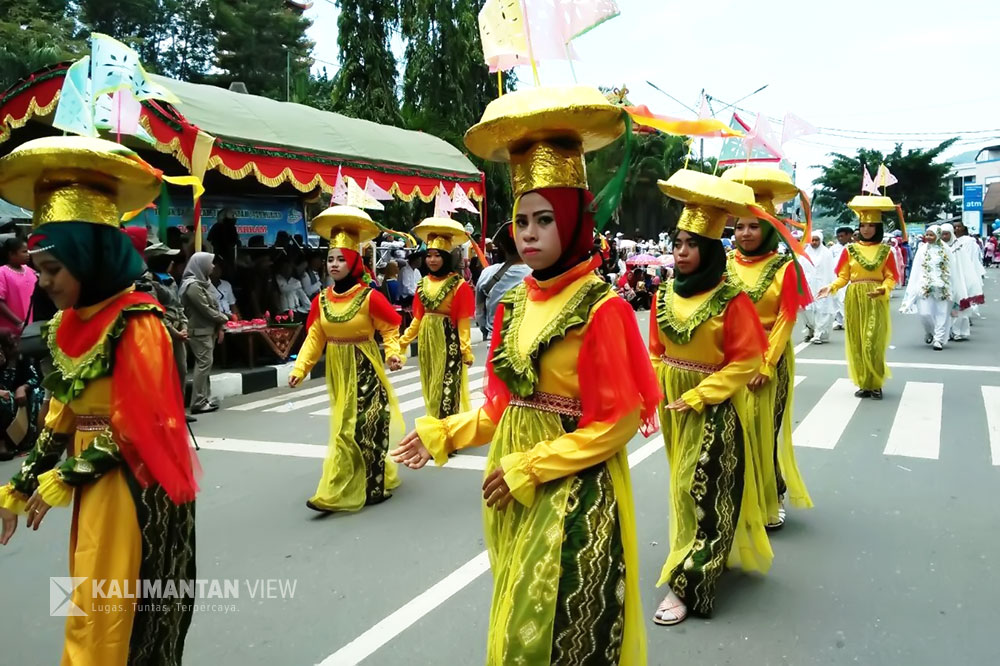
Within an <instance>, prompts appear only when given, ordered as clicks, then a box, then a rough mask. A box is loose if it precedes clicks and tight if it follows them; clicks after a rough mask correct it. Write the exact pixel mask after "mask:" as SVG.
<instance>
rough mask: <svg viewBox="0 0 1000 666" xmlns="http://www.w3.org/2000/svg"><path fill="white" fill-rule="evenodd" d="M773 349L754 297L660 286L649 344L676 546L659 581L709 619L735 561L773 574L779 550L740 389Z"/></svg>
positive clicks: (726, 288)
mask: <svg viewBox="0 0 1000 666" xmlns="http://www.w3.org/2000/svg"><path fill="white" fill-rule="evenodd" d="M765 346H766V341H765V339H764V333H763V331H762V330H761V326H760V323H759V321H758V319H757V314H756V312H755V311H754V309H753V304H752V303H751V302H750V299H749V298H748V297H747V296H746V295H745V294H743V293H740V291H739V290H738V289H736V288H735V287H732V286H731V285H728V284H726V282H725V281H724V280H723V281H722V282H721V283H720V284H719V285H718V286H716V287H715V288H713V289H710V290H708V291H705V292H702V293H700V294H695V295H693V296H690V297H682V296H679V295H677V294H675V293H674V291H673V281H669V282H665V283H663V284H662V285H661V286H660V289H659V290H658V291H657V294H656V299H655V301H654V310H653V313H652V315H651V316H650V337H649V350H650V358H651V360H652V362H653V367H654V369H655V370H656V374H657V378H658V379H659V381H660V388H661V390H662V392H663V395H664V405H667V404H670V403H672V402H674V401H676V400H678V399H681V398H682V399H683V400H684V402H685V403H687V404H688V405H689V406H690V407H691V409H690V410H688V411H685V412H677V411H673V410H667V409H665V408H664V407H663V406H661V409H660V424H661V427H662V428H663V440H664V443H665V445H666V449H667V460H668V461H669V463H670V553H669V555H668V556H667V560H666V562H665V563H664V565H663V570H662V572H661V573H660V580H659V582H658V583H657V585H663V584H665V583H666V584H668V585H670V588H671V589H672V590H673V591H674V594H676V595H677V596H678V597H680V599H681V600H682V601H684V603H685V605H686V606H687V607H688V609H689V611H690V612H692V613H694V614H695V615H700V616H705V617H707V616H710V615H711V614H712V610H713V607H714V604H715V593H716V586H717V584H718V580H719V578H720V577H721V575H722V572H723V570H724V569H725V568H726V566H727V565H728V566H729V567H733V568H736V567H738V568H741V569H743V570H745V571H749V572H759V573H765V572H767V570H768V569H769V568H770V566H771V561H772V559H773V557H774V555H773V552H772V551H771V545H770V542H769V540H768V538H767V532H766V531H765V529H764V514H763V512H762V511H761V507H760V499H759V496H758V486H757V476H756V471H755V467H756V465H755V456H754V451H753V448H752V439H751V438H750V437H748V436H747V434H746V432H745V427H746V424H747V423H751V422H752V421H751V418H752V417H751V415H750V414H748V413H747V412H746V400H745V399H744V398H743V397H742V393H743V392H745V391H746V384H747V382H748V381H750V379H751V378H752V377H753V376H754V373H756V372H757V370H758V369H759V368H760V365H761V361H762V358H763V356H762V354H763V351H764V349H765Z"/></svg>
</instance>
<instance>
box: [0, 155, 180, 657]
mask: <svg viewBox="0 0 1000 666" xmlns="http://www.w3.org/2000/svg"><path fill="white" fill-rule="evenodd" d="M160 182H161V175H160V173H159V172H158V171H156V170H154V169H153V168H152V167H150V166H149V165H148V164H146V163H145V162H143V161H142V160H141V159H140V158H139V157H138V156H137V155H136V154H135V153H133V152H132V151H131V150H128V149H127V148H124V147H123V146H120V145H118V144H115V143H111V142H108V141H103V140H100V139H89V138H83V137H51V138H45V139H37V140H35V141H29V142H28V143H25V144H24V145H22V146H20V147H18V148H16V149H14V151H12V152H11V153H10V154H9V155H8V156H7V157H5V158H3V160H0V196H2V197H3V198H4V199H7V200H8V201H12V202H15V203H17V205H19V206H23V207H25V208H30V209H32V210H33V211H34V225H35V229H34V231H33V233H32V235H31V237H30V238H29V247H30V248H31V251H32V253H33V254H34V261H35V264H36V265H37V266H38V267H39V269H40V273H41V275H40V279H39V284H40V285H41V287H42V288H43V289H45V291H46V292H47V293H48V295H49V297H51V298H52V301H53V302H54V303H55V305H56V306H57V307H58V308H59V309H60V312H59V313H58V314H57V315H56V316H55V318H53V319H52V321H51V322H50V324H49V327H48V331H47V334H46V335H47V342H48V346H49V351H50V352H51V354H52V358H53V361H54V365H55V372H54V373H53V374H51V375H50V376H49V377H48V378H47V379H46V386H48V387H49V389H50V390H51V391H52V401H51V403H50V406H49V411H48V414H47V416H46V419H45V428H44V431H43V432H42V434H41V435H40V436H39V438H38V442H37V444H36V445H35V448H34V450H32V452H31V454H30V455H29V456H28V457H27V458H26V459H25V460H24V463H23V464H22V465H21V470H20V472H18V473H17V474H16V475H15V476H14V478H13V479H11V482H10V483H9V484H8V485H6V486H2V487H0V517H2V519H3V533H2V535H0V543H3V544H6V543H7V542H8V540H9V539H10V538H11V536H12V535H13V533H14V531H15V529H16V527H17V516H16V514H17V513H25V514H26V515H27V525H28V527H29V528H33V529H36V530H37V529H38V526H39V524H40V523H41V522H42V519H43V518H44V517H45V515H46V513H47V512H48V511H49V509H50V508H51V507H55V506H66V505H68V504H69V503H70V502H73V503H74V508H73V522H72V527H71V531H70V544H69V570H70V576H74V577H86V579H87V580H85V581H84V582H83V584H80V585H78V586H77V587H76V588H75V589H73V591H72V598H71V601H72V604H73V606H75V609H74V608H73V607H70V608H71V609H72V611H73V612H70V614H69V616H68V617H67V618H66V642H65V646H64V648H63V656H62V661H61V663H62V664H63V666H69V665H72V666H126V665H127V664H157V665H163V666H180V663H181V654H182V652H183V649H184V637H185V635H186V634H187V629H188V625H189V624H190V622H191V611H192V605H191V604H192V602H193V600H192V598H191V594H190V593H189V592H185V591H183V589H184V587H186V586H181V583H182V582H184V581H193V580H194V579H195V577H196V576H195V554H194V497H195V492H196V490H197V484H196V481H195V477H196V474H197V461H196V460H195V458H194V454H193V452H192V450H191V447H190V444H189V440H188V434H187V430H186V422H185V416H184V402H183V398H182V395H181V387H180V381H179V380H178V377H177V367H176V365H175V364H174V359H173V349H172V345H171V342H170V336H169V335H168V333H167V329H166V328H165V327H164V325H163V323H162V321H161V319H162V317H163V314H164V312H163V309H162V307H160V305H159V304H158V303H157V302H156V301H155V300H154V299H153V298H152V297H150V296H148V295H146V294H141V293H138V292H136V291H135V290H134V288H133V282H134V281H135V280H136V278H138V277H139V276H141V275H142V274H143V272H144V270H145V268H144V266H143V263H142V258H141V257H140V256H139V255H138V254H137V253H136V252H135V250H134V249H133V247H132V245H131V243H130V242H129V239H128V237H127V236H126V235H125V234H124V233H122V232H121V231H120V230H119V228H118V225H119V220H120V218H121V215H122V213H123V212H127V211H130V210H135V209H140V208H143V207H145V206H146V205H147V204H149V203H150V202H151V201H152V200H153V199H154V198H155V197H156V196H157V194H158V193H159V191H160ZM64 452H65V453H66V456H67V457H66V459H65V460H62V461H60V459H61V458H62V455H63V453H64ZM139 580H143V581H161V582H162V584H163V585H164V587H163V588H162V590H163V594H162V595H161V598H156V597H152V596H150V595H149V590H146V591H145V593H144V596H142V598H137V599H130V598H128V597H127V595H128V594H129V593H130V592H131V593H133V594H134V593H136V592H137V591H139V590H138V588H137V585H136V583H137V581H139ZM98 583H99V585H98ZM170 584H173V586H174V591H175V592H177V594H176V595H174V596H170V595H169V593H168V592H167V590H168V588H169V586H170ZM100 590H103V591H104V592H105V593H106V594H112V593H113V591H117V592H120V596H112V597H105V596H101V594H100ZM104 606H115V607H116V608H115V609H113V610H111V609H107V608H102V607H104ZM76 609H79V612H78V611H76Z"/></svg>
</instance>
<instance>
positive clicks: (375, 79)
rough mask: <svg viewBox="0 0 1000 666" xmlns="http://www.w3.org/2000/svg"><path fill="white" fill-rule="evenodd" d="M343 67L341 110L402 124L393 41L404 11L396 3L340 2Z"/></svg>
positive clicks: (336, 97) (338, 95) (338, 91)
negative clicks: (391, 38)
mask: <svg viewBox="0 0 1000 666" xmlns="http://www.w3.org/2000/svg"><path fill="white" fill-rule="evenodd" d="M337 5H338V6H339V7H340V15H339V16H338V17H337V46H338V47H339V49H340V54H339V57H340V70H339V71H338V72H337V74H336V76H335V77H334V86H333V108H334V110H335V111H337V112H338V113H343V114H344V115H347V116H351V117H354V118H363V119H365V120H371V121H373V122H376V123H382V124H383V125H395V126H397V127H400V126H402V124H403V119H402V117H401V116H400V113H399V99H398V97H397V96H396V58H395V56H394V55H393V54H392V49H391V46H390V44H389V35H390V32H391V31H392V30H393V29H395V27H396V25H397V22H398V19H399V13H398V11H397V7H396V3H395V2H387V1H385V0H338V2H337Z"/></svg>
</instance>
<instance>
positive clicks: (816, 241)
mask: <svg viewBox="0 0 1000 666" xmlns="http://www.w3.org/2000/svg"><path fill="white" fill-rule="evenodd" d="M806 256H808V257H809V259H811V260H812V263H810V262H808V261H806V260H804V259H802V260H799V264H800V265H801V266H802V272H803V273H804V274H805V277H806V282H807V283H808V284H809V291H810V292H812V294H813V301H812V303H810V304H809V305H808V306H806V309H805V311H804V312H803V316H802V319H803V321H804V322H805V325H806V336H805V341H806V342H811V343H812V344H814V345H821V344H823V343H824V342H829V341H830V329H831V328H832V327H833V316H834V311H835V309H836V297H834V296H827V297H826V298H816V297H815V296H816V294H818V293H819V290H820V289H822V288H823V287H825V286H826V285H828V284H830V283H831V282H833V281H834V279H836V277H837V276H836V273H835V271H834V260H833V254H832V253H831V252H830V250H829V249H827V247H826V246H825V245H823V232H822V231H821V230H818V229H817V230H814V231H813V232H812V238H811V239H810V242H809V245H807V246H806Z"/></svg>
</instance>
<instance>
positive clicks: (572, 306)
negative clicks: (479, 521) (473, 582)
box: [417, 264, 655, 666]
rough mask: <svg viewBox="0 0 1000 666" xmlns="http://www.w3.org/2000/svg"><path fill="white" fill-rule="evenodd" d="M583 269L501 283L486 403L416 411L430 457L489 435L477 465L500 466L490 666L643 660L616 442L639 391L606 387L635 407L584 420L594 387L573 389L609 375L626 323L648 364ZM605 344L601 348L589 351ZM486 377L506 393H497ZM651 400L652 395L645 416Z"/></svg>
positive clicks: (636, 412)
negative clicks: (504, 502)
mask: <svg viewBox="0 0 1000 666" xmlns="http://www.w3.org/2000/svg"><path fill="white" fill-rule="evenodd" d="M591 266H592V264H581V266H580V267H578V268H577V269H574V270H571V271H569V272H568V273H567V274H564V276H563V277H560V278H555V279H553V280H550V281H546V282H538V283H535V282H534V281H533V280H532V281H530V282H529V283H528V284H522V285H519V286H518V287H516V288H514V289H512V290H511V291H510V292H508V293H507V295H506V296H505V297H504V299H503V300H502V301H501V302H502V304H503V308H504V310H503V315H502V319H498V324H499V325H498V326H497V328H496V329H495V331H494V338H493V352H492V355H491V362H490V365H489V368H490V372H491V377H490V382H491V383H490V384H489V385H488V387H487V400H488V402H487V405H486V406H484V407H483V408H481V409H478V410H474V411H469V412H463V413H460V414H456V415H454V416H451V417H448V418H446V419H443V420H439V419H435V418H432V417H423V418H420V419H418V420H417V432H418V433H419V435H420V437H421V439H422V440H423V442H424V445H425V446H426V447H427V448H428V450H429V451H431V452H432V454H433V456H434V461H435V462H436V463H437V464H438V465H443V464H446V463H447V461H448V454H449V453H451V452H453V451H457V450H460V449H464V448H468V447H472V446H481V445H483V444H486V443H487V442H490V441H492V445H491V447H490V452H489V456H488V460H487V465H486V470H487V473H490V472H491V471H493V470H494V469H496V468H498V467H499V468H503V470H504V479H505V480H506V482H507V484H508V486H509V487H510V489H511V494H512V495H513V498H514V500H515V502H514V503H512V504H511V505H510V506H508V507H507V508H506V509H505V510H503V511H498V510H495V509H492V508H488V507H486V505H485V503H484V505H483V522H484V529H485V533H486V544H487V548H488V551H489V555H490V564H491V567H492V570H493V577H494V584H493V600H492V604H491V611H490V625H489V627H490V628H489V636H488V639H487V656H486V663H487V664H489V665H490V666H504V665H507V664H549V663H558V664H579V665H581V666H585V665H588V664H595V665H596V664H601V665H604V664H622V665H626V666H634V665H637V664H645V663H646V649H645V631H644V628H643V619H642V606H641V600H640V596H639V582H638V574H639V566H638V552H637V546H636V536H635V518H634V508H633V504H632V488H631V483H630V477H629V469H628V459H627V454H626V449H625V446H626V444H627V443H628V441H629V440H630V439H631V438H632V437H633V436H634V435H635V433H636V430H637V429H638V428H639V425H640V407H639V401H640V400H641V398H640V396H639V392H638V390H635V389H633V390H631V391H626V392H622V393H621V394H620V395H618V396H612V397H611V398H610V399H608V400H606V402H609V403H611V402H615V400H618V401H628V403H624V402H621V404H622V405H626V404H627V405H633V404H634V405H635V407H634V408H633V407H631V406H628V407H627V408H625V407H623V409H622V413H621V414H620V415H617V414H616V416H615V417H614V418H613V419H610V420H607V421H600V420H592V421H589V422H586V417H585V414H586V413H588V411H589V410H593V409H595V405H593V404H588V402H592V401H593V399H592V398H590V397H588V394H587V389H590V390H591V391H593V390H595V387H594V386H593V385H590V386H584V385H582V384H581V379H580V373H579V371H580V370H581V369H582V368H584V367H585V366H586V365H587V363H588V362H589V361H594V362H596V363H598V364H599V365H601V366H602V367H605V368H606V370H605V371H602V372H601V376H602V377H601V378H603V379H604V380H605V381H608V382H609V383H612V382H615V381H616V380H615V378H614V377H612V376H611V375H612V374H613V373H614V372H616V371H617V372H619V373H621V372H622V371H623V370H624V369H625V367H626V366H625V365H624V364H627V359H626V357H624V356H622V354H624V353H626V351H625V350H626V346H625V340H626V339H627V337H628V336H627V334H626V330H627V329H626V327H627V326H631V327H632V331H633V332H634V334H635V340H636V345H637V347H638V348H637V350H635V351H636V352H637V353H638V354H639V356H638V358H639V360H640V361H641V362H642V363H645V360H644V359H643V357H642V340H641V338H640V337H639V335H638V331H637V330H635V324H634V318H633V315H632V314H631V311H630V310H629V309H628V306H627V305H625V304H624V302H622V301H621V300H620V299H619V298H618V297H617V296H615V294H614V293H613V292H612V291H611V290H610V288H609V287H608V286H607V285H606V284H605V283H604V282H602V281H601V280H600V279H599V278H597V277H596V276H594V275H593V273H592V268H590V267H591ZM587 269H589V270H587ZM602 311H606V312H604V313H603V314H602ZM622 313H624V314H622ZM598 320H600V321H601V323H599V324H596V325H595V321H598ZM500 322H502V323H500ZM609 323H610V324H609ZM595 326H596V327H597V328H599V329H600V332H598V331H597V329H595ZM605 351H606V352H607V354H608V355H609V358H607V359H601V360H599V359H596V358H595V357H596V356H597V355H598V354H603V353H604V352H605ZM615 364H617V368H616V367H615ZM646 369H647V372H649V368H648V366H646ZM648 377H649V384H650V386H651V387H652V384H653V377H652V374H651V373H649V375H648ZM599 379H600V378H591V379H590V381H591V382H595V381H597V380H599ZM623 379H624V380H625V381H629V380H628V376H626V377H624V378H623ZM493 382H496V384H494V383H493ZM491 387H499V388H498V391H499V394H501V395H508V396H509V399H495V394H494V392H493V391H492V390H491ZM652 390H653V391H655V387H652ZM654 402H655V393H654V396H653V398H652V399H650V401H649V410H650V416H651V412H652V406H653V404H654ZM607 406H608V405H604V406H603V407H607ZM598 407H599V406H598Z"/></svg>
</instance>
